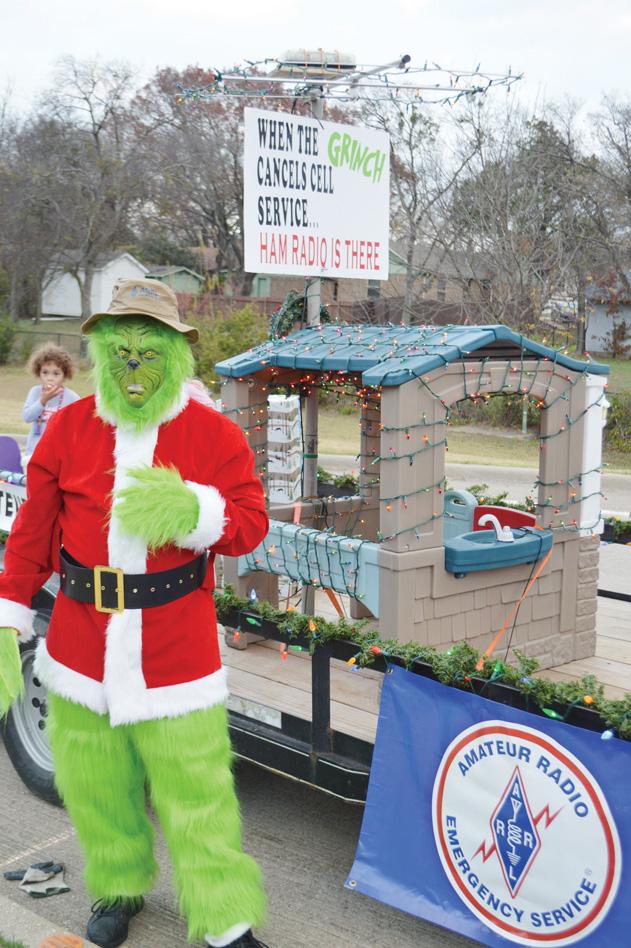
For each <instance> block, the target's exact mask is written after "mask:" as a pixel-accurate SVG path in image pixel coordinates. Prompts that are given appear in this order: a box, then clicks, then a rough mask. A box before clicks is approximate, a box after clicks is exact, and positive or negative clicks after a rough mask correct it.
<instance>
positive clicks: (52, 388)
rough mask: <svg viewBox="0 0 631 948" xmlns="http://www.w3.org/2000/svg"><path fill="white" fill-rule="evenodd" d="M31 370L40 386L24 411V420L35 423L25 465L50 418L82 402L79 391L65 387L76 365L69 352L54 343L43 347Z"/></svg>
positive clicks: (26, 451) (31, 360)
mask: <svg viewBox="0 0 631 948" xmlns="http://www.w3.org/2000/svg"><path fill="white" fill-rule="evenodd" d="M28 370H29V371H30V372H32V373H33V375H34V376H35V378H37V379H39V382H40V384H39V385H34V386H33V388H32V389H31V390H30V392H29V393H28V395H27V396H26V402H25V403H24V408H23V409H22V417H23V419H24V421H29V422H31V423H32V425H31V430H30V432H29V436H28V439H27V442H26V449H25V452H24V463H25V464H26V462H27V461H28V459H29V458H30V456H31V454H32V453H33V451H34V450H35V446H36V444H37V442H38V441H39V439H40V438H41V436H42V433H43V431H44V428H45V427H46V422H47V421H48V419H49V418H50V417H51V415H53V414H54V413H55V412H56V411H59V409H60V408H63V407H64V406H65V405H71V404H72V402H76V401H77V400H78V399H79V396H78V395H77V393H76V392H73V391H72V389H71V388H66V387H65V384H64V383H65V382H66V380H67V379H71V378H72V376H73V375H74V371H75V366H74V363H73V361H72V357H71V356H70V353H68V352H66V350H65V349H62V348H61V346H55V345H53V344H52V343H47V344H45V345H43V346H41V347H40V348H39V349H37V350H36V351H35V352H34V353H33V355H32V356H31V358H30V359H29V361H28Z"/></svg>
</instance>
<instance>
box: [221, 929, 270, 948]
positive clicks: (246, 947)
mask: <svg viewBox="0 0 631 948" xmlns="http://www.w3.org/2000/svg"><path fill="white" fill-rule="evenodd" d="M228 948H267V945H264V944H263V942H262V941H259V940H258V938H255V937H254V935H253V934H252V929H251V928H250V929H249V931H247V932H246V933H245V935H241V937H240V938H237V940H236V941H231V942H230V944H229V945H228Z"/></svg>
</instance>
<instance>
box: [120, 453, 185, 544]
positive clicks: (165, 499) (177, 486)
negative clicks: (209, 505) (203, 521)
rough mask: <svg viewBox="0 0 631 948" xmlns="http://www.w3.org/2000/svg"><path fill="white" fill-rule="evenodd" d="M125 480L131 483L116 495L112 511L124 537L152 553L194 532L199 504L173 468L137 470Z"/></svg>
mask: <svg viewBox="0 0 631 948" xmlns="http://www.w3.org/2000/svg"><path fill="white" fill-rule="evenodd" d="M129 476H130V477H132V478H133V479H134V482H135V483H134V484H132V485H131V486H130V487H124V488H123V489H122V490H121V491H119V492H118V493H117V495H116V496H117V501H116V503H115V505H114V508H113V515H114V516H115V517H117V518H118V521H119V523H120V525H121V528H122V529H123V531H124V532H125V533H128V534H130V535H131V536H135V537H140V539H142V540H144V541H145V543H146V544H147V547H148V548H149V549H150V550H156V549H158V548H159V547H161V546H166V544H167V543H172V542H173V541H174V540H178V539H179V538H181V537H185V536H186V535H187V534H188V533H190V532H191V530H194V529H195V527H196V526H197V520H198V518H199V501H198V499H197V497H196V496H195V493H194V491H192V490H191V489H190V487H187V485H186V484H185V483H184V481H183V480H182V478H181V477H180V475H179V473H178V472H177V471H176V470H175V469H174V468H170V467H139V468H136V469H135V470H133V471H130V472H129Z"/></svg>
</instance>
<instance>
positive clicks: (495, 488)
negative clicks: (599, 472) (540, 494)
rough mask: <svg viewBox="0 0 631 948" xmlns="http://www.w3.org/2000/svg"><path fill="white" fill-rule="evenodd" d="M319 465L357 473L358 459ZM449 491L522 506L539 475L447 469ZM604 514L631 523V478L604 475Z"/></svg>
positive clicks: (333, 457)
mask: <svg viewBox="0 0 631 948" xmlns="http://www.w3.org/2000/svg"><path fill="white" fill-rule="evenodd" d="M318 463H319V464H320V465H321V466H322V467H323V468H324V469H325V470H326V471H330V472H331V474H350V473H352V472H355V473H357V471H358V468H359V464H358V461H357V458H356V457H354V456H353V455H350V454H321V455H320V457H319V459H318ZM446 477H447V481H448V483H449V487H451V488H453V489H454V490H464V489H465V488H466V487H471V485H472V484H487V485H488V490H489V494H499V493H501V492H502V491H508V499H509V500H512V501H517V502H519V503H523V501H524V497H526V496H527V495H528V494H533V492H534V483H535V480H536V477H537V471H536V470H535V469H534V468H530V467H493V466H489V465H486V464H449V463H447V465H446ZM602 484H603V486H602V491H603V494H604V495H605V496H604V497H603V498H602V506H603V510H604V511H607V512H608V513H616V514H624V515H625V516H626V517H629V519H631V474H603V478H602Z"/></svg>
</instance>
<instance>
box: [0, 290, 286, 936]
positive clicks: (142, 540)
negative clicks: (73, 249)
mask: <svg viewBox="0 0 631 948" xmlns="http://www.w3.org/2000/svg"><path fill="white" fill-rule="evenodd" d="M82 329H83V331H84V332H85V333H88V344H89V350H90V355H91V358H92V360H93V363H94V378H95V382H96V396H89V397H87V398H82V399H80V400H79V401H77V402H75V403H74V404H72V405H69V406H67V407H66V408H64V409H63V410H62V411H60V412H58V413H57V414H56V415H55V416H54V417H53V418H52V419H51V421H50V422H49V425H48V426H47V429H46V431H45V433H44V435H43V437H42V439H41V442H40V443H39V444H38V446H37V448H36V450H35V452H34V454H33V456H32V458H31V460H30V463H29V466H28V480H27V485H28V499H27V500H26V502H25V503H24V504H23V505H22V507H21V508H20V511H19V514H18V516H17V518H16V520H15V524H14V527H13V529H12V531H11V535H10V537H9V540H8V543H7V549H6V556H5V561H4V573H2V574H1V575H0V715H2V714H4V713H6V710H7V709H8V707H9V706H10V704H11V702H12V701H13V700H15V698H16V697H17V696H18V695H19V694H20V691H21V686H22V676H21V666H20V655H19V647H18V641H21V642H25V641H28V640H29V639H30V638H31V637H32V636H33V635H34V630H33V617H34V613H33V611H32V610H31V600H32V597H33V596H34V595H35V593H36V592H37V590H38V589H39V588H40V586H41V585H42V584H43V583H44V582H45V581H46V579H47V578H48V576H49V575H50V573H51V572H52V571H53V570H56V571H58V572H59V575H60V592H59V595H58V598H57V600H56V604H55V608H54V610H53V615H52V619H51V622H50V628H49V631H48V634H47V637H46V638H45V639H42V640H41V642H40V644H39V647H38V652H37V659H36V674H37V676H38V678H40V679H41V681H42V682H43V683H44V684H45V685H46V687H47V688H48V690H49V716H48V733H49V738H50V744H51V748H52V753H53V757H54V762H55V777H56V782H57V786H58V788H59V792H60V794H61V796H62V798H63V801H64V803H65V805H66V807H67V810H68V813H69V815H70V818H71V820H72V822H73V824H74V826H75V829H76V831H77V835H78V838H79V841H80V843H81V846H82V849H83V852H84V854H85V879H86V884H87V887H88V889H89V891H90V892H91V893H92V894H93V896H94V897H95V899H96V900H97V901H96V904H95V905H93V906H92V916H91V918H90V920H89V923H88V929H87V935H88V938H89V939H90V940H91V941H93V942H95V944H97V945H101V946H103V948H112V946H115V945H120V944H122V943H123V942H124V941H125V938H126V937H127V933H128V926H129V921H130V919H131V918H132V916H134V915H135V914H136V913H137V912H139V911H140V909H141V908H142V907H143V904H144V903H143V896H144V894H145V893H146V892H147V891H148V890H149V889H150V888H151V885H152V883H153V881H154V879H155V877H156V874H157V871H158V867H157V865H156V862H155V859H154V855H153V828H152V824H151V822H150V820H149V818H148V816H147V812H146V808H145V785H146V784H147V785H148V787H149V790H150V795H151V801H152V804H153V808H154V810H155V812H156V814H157V816H158V819H159V821H160V825H161V827H162V831H163V833H164V836H165V838H166V841H167V845H168V847H169V851H170V855H171V860H172V863H173V869H174V877H175V884H176V888H177V893H178V900H179V905H180V909H181V911H182V913H183V914H184V916H185V917H186V919H187V922H188V935H189V939H190V940H191V941H203V940H205V941H206V943H207V944H208V945H210V946H215V948H223V946H228V945H230V946H232V948H237V946H238V948H256V946H260V945H261V943H260V942H259V941H258V940H257V939H256V938H255V937H254V935H253V934H252V931H251V929H252V928H253V927H255V926H258V925H260V924H261V923H262V922H263V920H264V915H265V895H264V892H263V887H262V882H261V874H260V871H259V868H258V866H257V865H256V863H255V862H254V860H253V859H252V858H251V857H250V856H248V855H246V854H245V853H244V852H243V850H242V848H241V825H240V816H239V808H238V802H237V798H236V795H235V790H234V783H233V776H232V770H231V750H230V744H229V737H228V728H227V713H226V707H225V701H226V697H227V687H226V674H225V670H224V669H223V668H222V667H221V661H220V656H219V644H218V639H217V623H216V617H215V610H214V603H213V597H212V591H213V583H214V569H213V561H214V557H215V555H216V554H221V553H223V554H227V555H228V556H238V555H240V554H243V553H247V552H250V551H251V550H253V549H254V547H255V546H257V544H258V543H260V541H261V540H262V539H263V537H264V536H265V535H266V533H267V529H268V520H267V514H266V510H265V500H264V496H263V490H262V486H261V482H260V480H259V479H258V477H257V476H256V474H255V470H254V458H253V454H252V451H251V450H250V448H249V446H248V444H247V441H246V439H245V437H244V435H243V433H242V432H241V430H240V429H239V428H238V426H237V425H235V424H234V423H233V422H232V421H230V420H229V419H227V418H226V417H224V416H223V415H221V414H220V413H219V412H217V411H214V410H213V409H212V408H210V407H208V406H207V405H204V404H201V403H200V402H199V401H197V400H195V399H191V398H189V392H190V388H189V387H188V386H187V385H186V380H187V379H188V378H189V377H190V376H191V375H192V374H193V358H192V354H191V350H190V346H189V340H190V341H195V339H196V338H197V331H196V330H195V329H194V328H192V327H190V326H185V325H184V324H183V323H181V322H180V319H179V315H178V309H177V300H176V297H175V294H174V293H173V292H172V291H171V290H170V289H169V288H168V287H166V286H164V285H162V284H160V283H158V282H157V281H154V280H143V279H138V280H123V281H121V282H120V283H119V285H118V286H117V287H116V289H115V291H114V296H113V299H112V303H111V305H110V307H109V309H108V311H107V312H106V313H96V314H95V315H93V316H91V317H90V318H89V319H88V320H87V321H86V322H85V323H84V325H83V327H82ZM16 633H17V635H16Z"/></svg>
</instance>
